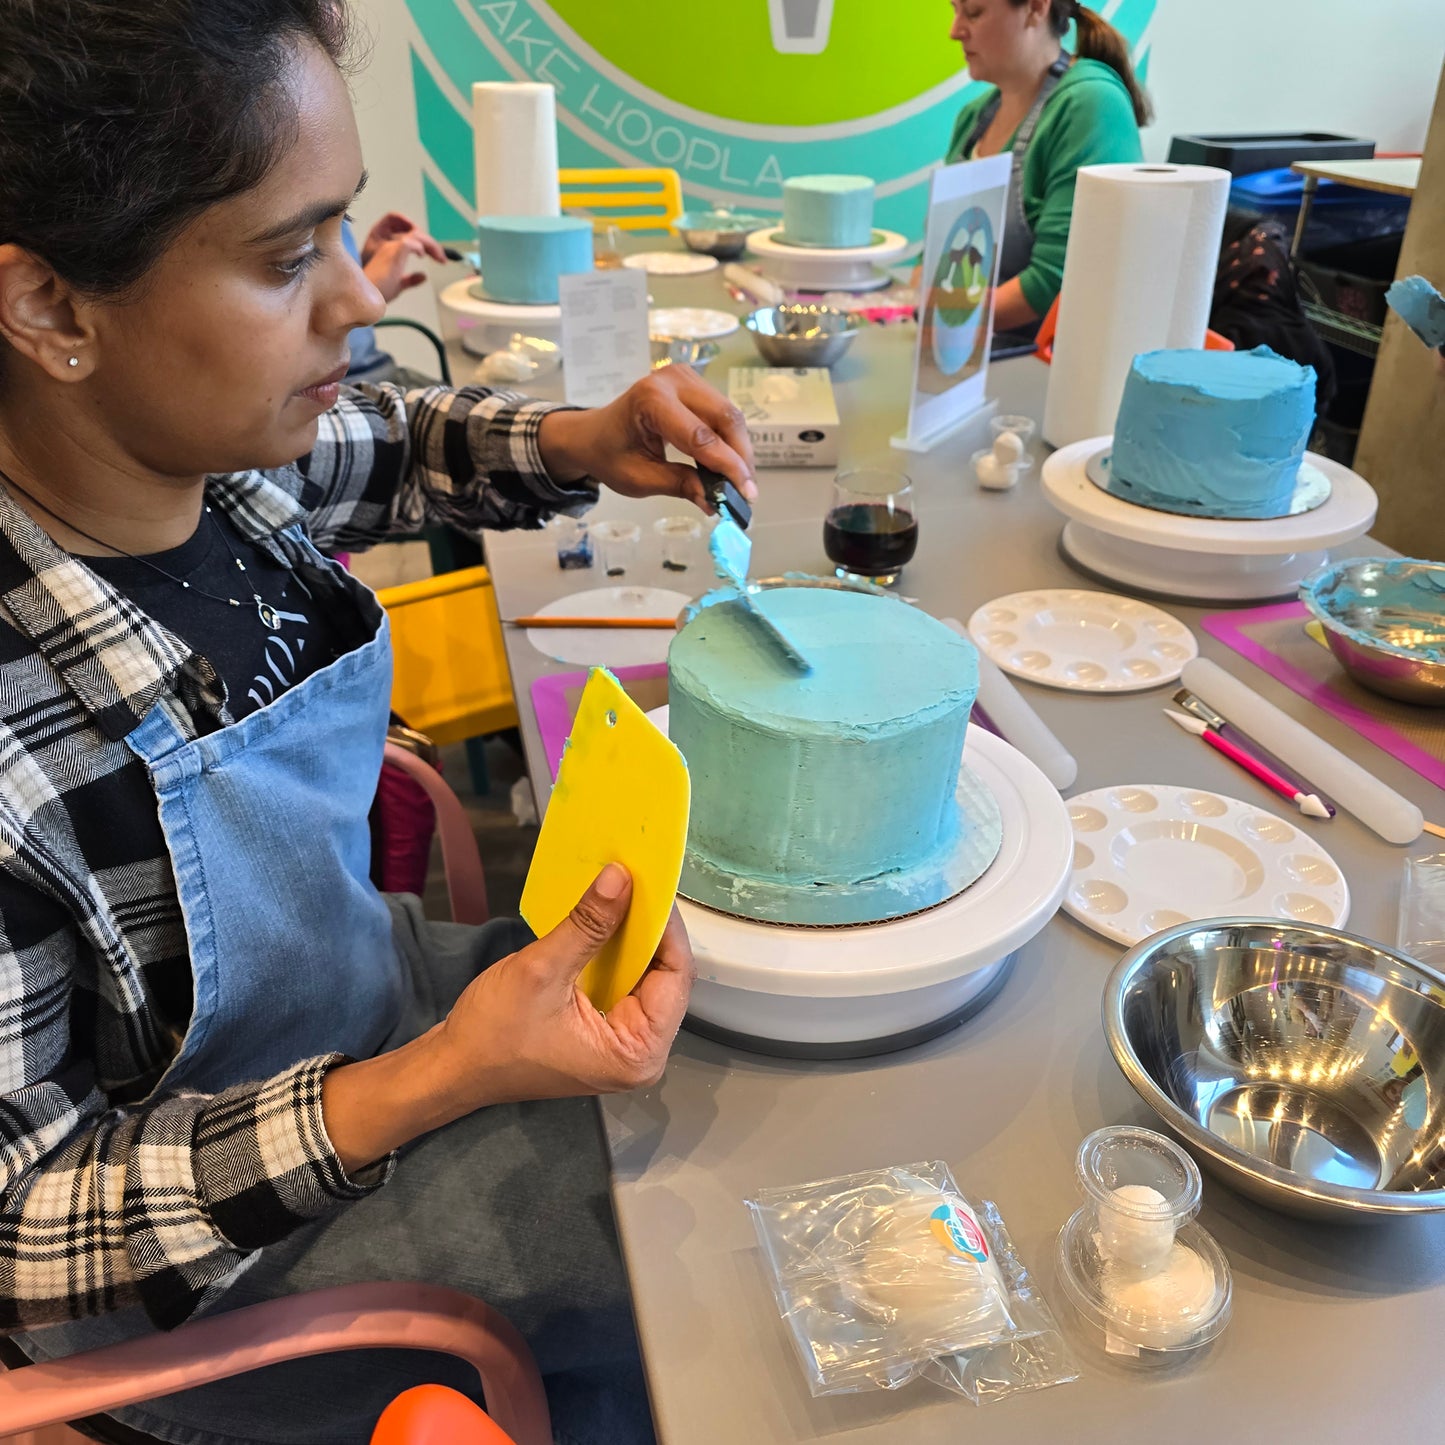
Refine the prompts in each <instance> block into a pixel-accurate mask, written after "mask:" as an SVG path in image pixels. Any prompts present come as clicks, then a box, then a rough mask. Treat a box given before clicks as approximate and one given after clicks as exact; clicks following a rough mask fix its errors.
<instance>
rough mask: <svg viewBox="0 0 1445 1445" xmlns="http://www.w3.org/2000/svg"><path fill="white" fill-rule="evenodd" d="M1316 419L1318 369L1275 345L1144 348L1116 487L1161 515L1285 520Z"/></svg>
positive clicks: (1120, 428)
mask: <svg viewBox="0 0 1445 1445" xmlns="http://www.w3.org/2000/svg"><path fill="white" fill-rule="evenodd" d="M1314 416H1315V373H1314V368H1313V367H1309V366H1300V365H1299V364H1298V363H1296V362H1293V361H1289V360H1287V359H1286V358H1285V357H1283V356H1279V355H1277V354H1276V353H1275V352H1273V351H1271V350H1270V349H1269V347H1267V346H1258V347H1256V348H1255V349H1254V350H1253V351H1149V352H1145V353H1144V354H1143V355H1142V356H1136V357H1135V358H1134V363H1133V365H1132V366H1131V368H1130V370H1129V378H1128V380H1127V381H1126V382H1125V384H1124V398H1123V400H1122V401H1121V402H1120V404H1119V419H1118V422H1117V424H1116V425H1115V428H1114V451H1113V456H1112V457H1111V459H1110V462H1109V482H1108V490H1109V491H1110V492H1111V493H1113V494H1114V495H1115V496H1118V497H1122V498H1124V500H1125V501H1129V502H1137V503H1138V504H1139V505H1140V506H1144V507H1152V508H1154V509H1155V510H1156V511H1163V512H1179V513H1182V514H1185V515H1194V516H1201V517H1227V518H1249V517H1280V516H1284V515H1285V514H1287V513H1288V512H1289V509H1290V503H1291V499H1292V497H1293V495H1294V490H1295V483H1296V482H1297V481H1298V480H1299V470H1300V463H1301V461H1302V460H1303V458H1304V454H1305V447H1306V445H1307V444H1308V442H1309V436H1310V431H1311V428H1312V427H1313V425H1314Z"/></svg>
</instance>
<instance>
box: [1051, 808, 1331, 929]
mask: <svg viewBox="0 0 1445 1445" xmlns="http://www.w3.org/2000/svg"><path fill="white" fill-rule="evenodd" d="M1068 809H1069V822H1070V824H1071V826H1072V827H1073V831H1074V867H1073V873H1072V875H1071V877H1070V879H1069V886H1068V890H1067V892H1066V893H1065V894H1064V911H1065V912H1066V913H1068V914H1069V915H1070V916H1071V917H1074V918H1077V919H1078V920H1079V922H1080V923H1082V924H1085V925H1086V926H1087V927H1089V928H1092V929H1093V930H1094V931H1095V932H1096V933H1102V934H1103V935H1104V937H1105V938H1111V939H1113V940H1114V941H1115V942H1116V943H1122V944H1125V945H1126V946H1129V947H1132V946H1133V945H1134V944H1136V943H1138V942H1139V941H1140V940H1141V939H1144V938H1148V937H1149V935H1150V934H1151V933H1157V932H1159V930H1160V929H1161V928H1173V927H1174V926H1175V925H1176V924H1180V923H1192V922H1197V921H1198V920H1200V919H1204V918H1278V919H1280V920H1281V921H1283V922H1285V923H1312V924H1317V925H1319V926H1321V927H1326V928H1342V927H1343V926H1344V924H1345V921H1346V919H1348V917H1349V915H1350V890H1349V885H1348V884H1347V883H1346V881H1345V877H1344V874H1343V873H1342V872H1341V871H1340V869H1339V865H1338V864H1336V862H1335V860H1334V859H1333V858H1331V857H1330V855H1329V854H1328V853H1326V852H1325V850H1324V849H1323V848H1321V847H1320V846H1319V844H1318V843H1316V842H1315V841H1314V840H1313V839H1312V838H1310V837H1309V836H1308V835H1306V834H1305V833H1303V832H1302V831H1301V830H1300V829H1299V828H1298V827H1297V826H1296V825H1295V824H1294V823H1290V822H1286V821H1285V819H1283V818H1280V817H1277V816H1276V815H1275V814H1273V813H1267V812H1265V811H1264V810H1263V809H1261V808H1257V807H1255V806H1254V804H1252V803H1242V802H1240V801H1239V800H1238V799H1237V798H1227V797H1224V796H1223V795H1222V794H1220V793H1208V792H1204V791H1203V790H1202V789H1199V788H1176V787H1173V786H1169V785H1166V784H1155V783H1149V784H1144V783H1128V784H1119V785H1118V786H1116V787H1112V788H1098V789H1096V790H1095V791H1094V792H1091V793H1081V794H1080V795H1079V796H1078V797H1076V798H1071V799H1069V803H1068Z"/></svg>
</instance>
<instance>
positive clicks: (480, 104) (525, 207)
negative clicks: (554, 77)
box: [472, 80, 562, 216]
mask: <svg viewBox="0 0 1445 1445" xmlns="http://www.w3.org/2000/svg"><path fill="white" fill-rule="evenodd" d="M472 127H473V129H474V131H475V132H476V153H477V209H476V214H477V215H478V216H558V215H561V213H562V206H561V201H560V199H559V197H558V184H557V92H556V91H555V90H554V89H553V88H552V87H551V86H550V85H537V84H532V83H530V82H522V81H515V82H513V81H501V80H484V81H478V82H477V84H475V85H473V86H472Z"/></svg>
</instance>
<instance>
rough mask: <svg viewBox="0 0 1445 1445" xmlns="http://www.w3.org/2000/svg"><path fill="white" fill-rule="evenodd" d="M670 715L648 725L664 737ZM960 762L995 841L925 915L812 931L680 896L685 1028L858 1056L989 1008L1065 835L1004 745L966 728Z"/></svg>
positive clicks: (1063, 868)
mask: <svg viewBox="0 0 1445 1445" xmlns="http://www.w3.org/2000/svg"><path fill="white" fill-rule="evenodd" d="M667 712H668V710H667V709H666V708H658V709H656V710H655V711H654V712H652V713H650V714H649V716H650V717H652V719H653V720H654V721H655V722H656V723H657V725H658V726H659V727H661V728H663V729H664V730H665V729H666V727H667ZM963 764H964V766H965V768H967V770H968V771H969V773H970V775H971V776H972V777H973V778H974V779H976V780H977V781H978V782H979V783H980V784H982V786H984V787H985V788H987V790H988V791H989V793H990V794H991V795H992V797H993V799H994V802H995V803H996V804H997V807H998V811H999V815H1000V818H1001V821H1002V845H1001V847H1000V850H999V853H998V856H997V857H996V858H995V859H994V861H993V862H992V864H991V865H990V866H989V867H988V868H987V869H986V870H985V872H984V873H983V875H982V876H981V877H980V878H979V879H978V880H977V881H976V882H975V883H973V884H972V885H971V886H969V887H968V888H966V889H965V890H964V891H963V892H961V893H959V894H958V895H957V896H955V897H952V898H950V899H948V900H947V901H945V902H943V903H940V904H938V905H937V906H936V907H934V908H930V909H927V910H924V911H922V912H918V913H914V914H911V915H909V916H907V917H903V918H894V919H892V920H890V921H888V922H885V923H871V924H854V925H845V926H841V927H819V926H811V927H810V926H798V925H791V924H778V923H763V922H756V921H754V920H751V919H745V918H740V917H736V916H734V915H732V914H728V913H722V912H718V911H716V910H714V909H712V908H709V907H705V906H703V905H700V904H697V903H693V902H690V901H688V900H687V899H685V898H681V899H679V908H680V909H681V911H682V914H683V919H684V921H685V922H686V924H687V930H688V934H689V935H690V937H691V939H692V947H693V954H694V957H695V959H696V962H697V973H698V977H697V982H696V984H695V985H694V986H693V993H692V1005H691V1008H690V1011H689V1014H688V1020H687V1024H686V1027H687V1028H688V1029H689V1030H690V1031H691V1032H694V1033H697V1034H700V1035H702V1036H703V1037H705V1038H712V1039H717V1040H719V1041H721V1042H723V1043H726V1044H728V1045H730V1046H735V1047H739V1048H744V1049H748V1050H750V1051H752V1052H755V1053H766V1054H775V1055H781V1056H783V1057H785V1058H861V1057H866V1056H868V1055H873V1054H883V1053H889V1052H892V1051H893V1050H896V1049H902V1048H908V1047H910V1046H912V1045H914V1044H917V1043H922V1042H923V1041H925V1040H927V1039H930V1038H935V1037H937V1036H938V1035H939V1034H943V1033H946V1032H948V1031H949V1030H950V1029H953V1028H956V1027H957V1026H958V1025H959V1024H961V1023H963V1022H964V1021H965V1020H966V1019H968V1018H970V1017H972V1016H973V1015H974V1014H976V1013H977V1012H978V1011H979V1010H980V1009H982V1008H983V1007H984V1006H985V1005H986V1004H988V1003H989V1002H990V1001H991V1000H992V999H993V997H994V996H995V995H996V994H997V993H998V992H999V990H1000V989H1001V988H1002V987H1003V984H1004V982H1005V980H1006V978H1007V976H1008V973H1009V971H1010V969H1011V968H1012V966H1013V963H1014V959H1015V957H1016V956H1017V954H1018V951H1019V950H1020V949H1021V948H1022V947H1023V946H1024V945H1025V944H1026V943H1028V942H1029V941H1030V940H1031V939H1032V938H1034V937H1035V936H1036V935H1037V934H1038V933H1039V932H1040V931H1041V930H1042V929H1043V927H1044V925H1045V924H1047V923H1048V921H1049V919H1051V918H1052V917H1053V916H1054V913H1055V912H1056V911H1057V910H1058V907H1059V904H1060V902H1061V901H1062V899H1063V896H1064V890H1065V888H1066V886H1067V883H1068V879H1069V875H1070V872H1071V869H1072V863H1073V832H1072V828H1071V825H1070V823H1069V815H1068V809H1067V806H1066V805H1065V803H1064V801H1063V799H1062V798H1060V796H1059V793H1058V790H1057V789H1056V788H1055V787H1054V786H1053V785H1052V784H1051V783H1050V782H1049V780H1048V779H1047V778H1046V777H1045V776H1044V774H1043V773H1042V772H1040V771H1039V769H1038V768H1037V767H1035V766H1034V764H1033V763H1031V762H1029V761H1028V759H1027V758H1025V757H1024V756H1023V754H1022V753H1019V752H1017V751H1016V750H1015V749H1014V748H1012V747H1010V746H1009V745H1008V744H1007V743H1006V742H1004V741H1003V740H1002V739H1000V738H997V737H995V736H994V735H993V734H992V733H989V732H986V731H985V730H984V729H983V728H980V727H977V726H974V727H970V728H969V730H968V734H967V737H966V739H965V742H964V750H963Z"/></svg>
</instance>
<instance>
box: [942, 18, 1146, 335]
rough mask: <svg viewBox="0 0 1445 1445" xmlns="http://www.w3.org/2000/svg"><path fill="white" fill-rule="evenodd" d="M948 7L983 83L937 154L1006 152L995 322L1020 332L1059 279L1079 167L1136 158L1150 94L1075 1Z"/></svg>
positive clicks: (1032, 324) (1117, 40)
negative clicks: (1070, 36)
mask: <svg viewBox="0 0 1445 1445" xmlns="http://www.w3.org/2000/svg"><path fill="white" fill-rule="evenodd" d="M953 14H954V18H953V29H952V31H951V32H950V34H951V36H952V38H953V39H954V40H957V41H958V42H959V43H960V44H961V45H962V46H963V53H964V55H965V57H966V58H967V60H968V70H969V74H970V75H972V76H973V78H974V79H975V80H982V81H987V82H989V83H990V84H991V85H992V86H993V87H994V89H992V90H990V91H987V92H985V93H984V94H983V95H981V96H979V97H978V98H977V99H976V100H971V101H970V102H969V103H968V104H967V105H965V106H964V107H963V109H962V110H961V111H960V112H959V115H958V119H957V121H955V123H954V127H953V138H952V140H951V141H950V142H949V146H948V156H947V159H948V160H949V161H950V162H952V161H967V160H975V159H977V158H978V157H980V156H992V155H998V154H1000V153H1001V152H1004V151H1009V152H1011V153H1012V155H1013V178H1012V181H1011V182H1010V186H1009V215H1008V220H1007V222H1006V224H1005V226H1004V241H1003V255H1002V256H1001V257H1000V262H999V273H998V274H999V282H1000V285H999V287H998V291H997V293H996V295H995V297H994V326H995V328H996V329H997V330H999V331H1026V332H1028V333H1029V334H1030V335H1031V334H1032V333H1033V331H1034V330H1036V329H1037V325H1038V322H1039V320H1040V318H1042V317H1043V316H1044V315H1045V314H1046V313H1047V311H1048V309H1049V307H1050V306H1052V305H1053V304H1054V298H1055V297H1056V296H1057V295H1058V294H1059V288H1060V287H1061V286H1062V285H1063V281H1064V252H1065V250H1066V249H1067V247H1068V243H1069V222H1070V220H1071V218H1072V216H1073V210H1074V184H1075V177H1076V175H1077V173H1078V170H1079V167H1080V166H1094V165H1105V164H1109V163H1113V162H1127V161H1137V160H1140V159H1141V158H1142V152H1141V150H1140V147H1139V127H1140V126H1142V125H1144V124H1146V123H1147V122H1148V120H1149V102H1148V100H1147V98H1146V97H1145V95H1144V91H1143V89H1142V88H1141V87H1140V85H1139V82H1138V80H1137V78H1136V77H1135V75H1134V69H1133V67H1132V65H1130V63H1129V45H1128V42H1127V41H1126V40H1125V39H1124V37H1123V36H1122V35H1121V34H1120V33H1119V32H1118V31H1117V30H1115V29H1114V27H1113V26H1112V25H1110V24H1109V23H1108V21H1106V20H1105V19H1103V17H1102V16H1100V15H1099V14H1098V13H1097V12H1096V11H1094V10H1091V9H1089V8H1088V7H1087V6H1084V5H1081V4H1079V3H1078V0H953ZM1071 23H1072V24H1073V25H1074V26H1075V29H1076V35H1077V42H1076V54H1075V55H1074V56H1073V57H1070V56H1069V55H1068V53H1067V52H1065V51H1064V50H1063V49H1062V42H1063V39H1064V36H1065V35H1066V34H1067V33H1068V29H1069V26H1070V24H1071Z"/></svg>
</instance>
